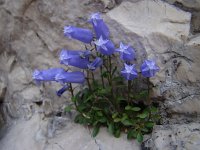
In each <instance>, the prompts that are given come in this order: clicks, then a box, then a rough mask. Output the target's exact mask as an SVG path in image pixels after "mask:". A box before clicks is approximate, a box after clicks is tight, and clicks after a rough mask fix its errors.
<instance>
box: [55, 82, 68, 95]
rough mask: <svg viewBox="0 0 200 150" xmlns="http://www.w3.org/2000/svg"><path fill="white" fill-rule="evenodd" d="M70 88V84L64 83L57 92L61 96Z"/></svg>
mask: <svg viewBox="0 0 200 150" xmlns="http://www.w3.org/2000/svg"><path fill="white" fill-rule="evenodd" d="M68 89H69V86H68V85H64V86H63V87H62V88H61V89H60V90H58V91H57V92H56V94H57V95H58V96H59V97H60V96H61V95H62V94H63V93H64V92H65V91H67V90H68Z"/></svg>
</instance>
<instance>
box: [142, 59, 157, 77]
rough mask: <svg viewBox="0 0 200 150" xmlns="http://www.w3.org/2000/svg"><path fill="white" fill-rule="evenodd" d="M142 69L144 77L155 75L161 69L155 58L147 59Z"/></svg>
mask: <svg viewBox="0 0 200 150" xmlns="http://www.w3.org/2000/svg"><path fill="white" fill-rule="evenodd" d="M140 69H141V72H142V75H143V76H144V77H153V76H155V74H156V72H158V71H159V70H160V68H159V67H158V66H157V65H156V62H155V61H153V60H145V61H144V62H143V64H142V65H141V68H140Z"/></svg>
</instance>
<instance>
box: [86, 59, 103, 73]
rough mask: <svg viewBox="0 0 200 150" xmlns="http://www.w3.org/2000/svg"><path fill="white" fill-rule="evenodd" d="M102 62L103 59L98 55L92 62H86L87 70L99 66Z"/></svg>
mask: <svg viewBox="0 0 200 150" xmlns="http://www.w3.org/2000/svg"><path fill="white" fill-rule="evenodd" d="M102 64H103V60H102V59H101V58H100V57H97V58H96V59H95V60H94V61H93V62H92V63H90V64H88V69H89V70H92V71H94V70H96V68H98V67H100V66H101V65H102Z"/></svg>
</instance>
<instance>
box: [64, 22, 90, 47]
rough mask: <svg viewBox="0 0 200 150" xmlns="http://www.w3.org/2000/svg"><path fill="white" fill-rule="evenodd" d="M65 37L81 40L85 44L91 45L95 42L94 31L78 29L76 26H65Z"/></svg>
mask: <svg viewBox="0 0 200 150" xmlns="http://www.w3.org/2000/svg"><path fill="white" fill-rule="evenodd" d="M64 35H65V36H66V37H69V38H73V39H76V40H79V41H81V42H83V43H91V41H92V40H93V34H92V31H90V30H89V29H83V28H78V27H74V26H65V27H64Z"/></svg>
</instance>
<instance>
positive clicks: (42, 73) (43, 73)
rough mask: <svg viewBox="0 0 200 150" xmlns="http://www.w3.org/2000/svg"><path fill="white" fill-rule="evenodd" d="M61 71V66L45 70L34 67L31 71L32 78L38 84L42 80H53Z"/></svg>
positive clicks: (62, 70)
mask: <svg viewBox="0 0 200 150" xmlns="http://www.w3.org/2000/svg"><path fill="white" fill-rule="evenodd" d="M63 72H65V70H64V69H63V68H50V69H47V70H37V69H36V70H35V71H34V72H33V75H32V78H33V79H34V80H35V82H36V83H38V84H39V83H41V82H42V81H55V76H56V75H57V74H60V73H63Z"/></svg>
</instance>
